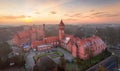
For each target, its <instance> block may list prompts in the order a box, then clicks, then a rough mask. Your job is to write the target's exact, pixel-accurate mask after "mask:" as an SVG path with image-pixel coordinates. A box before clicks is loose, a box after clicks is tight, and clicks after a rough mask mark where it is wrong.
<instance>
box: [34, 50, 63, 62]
mask: <svg viewBox="0 0 120 71" xmlns="http://www.w3.org/2000/svg"><path fill="white" fill-rule="evenodd" d="M62 55H63V53H62V52H60V51H57V50H56V51H54V52H45V53H42V54H39V55H35V56H34V59H35V60H37V58H38V57H44V56H48V57H51V58H57V57H60V56H62Z"/></svg>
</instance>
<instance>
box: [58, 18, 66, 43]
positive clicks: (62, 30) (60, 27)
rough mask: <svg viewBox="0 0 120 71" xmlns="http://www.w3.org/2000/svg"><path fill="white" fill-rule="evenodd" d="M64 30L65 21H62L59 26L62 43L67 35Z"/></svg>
mask: <svg viewBox="0 0 120 71" xmlns="http://www.w3.org/2000/svg"><path fill="white" fill-rule="evenodd" d="M64 28H65V25H64V23H63V21H62V20H61V21H60V24H59V40H60V41H61V40H62V39H63V38H64V36H65V34H64Z"/></svg>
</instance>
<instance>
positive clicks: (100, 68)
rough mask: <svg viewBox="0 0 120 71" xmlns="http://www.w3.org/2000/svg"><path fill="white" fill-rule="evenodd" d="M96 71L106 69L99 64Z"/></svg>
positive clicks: (104, 70)
mask: <svg viewBox="0 0 120 71" xmlns="http://www.w3.org/2000/svg"><path fill="white" fill-rule="evenodd" d="M96 71H107V70H106V68H105V67H104V66H103V65H102V64H101V65H100V66H99V67H98V68H97V69H96Z"/></svg>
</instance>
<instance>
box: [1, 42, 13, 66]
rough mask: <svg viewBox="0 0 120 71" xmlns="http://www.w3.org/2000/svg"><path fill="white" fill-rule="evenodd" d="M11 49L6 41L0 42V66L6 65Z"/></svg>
mask: <svg viewBox="0 0 120 71" xmlns="http://www.w3.org/2000/svg"><path fill="white" fill-rule="evenodd" d="M11 51H12V49H11V48H10V45H9V44H8V43H7V42H3V43H0V68H4V67H6V66H7V65H8V54H9V53H10V52H11Z"/></svg>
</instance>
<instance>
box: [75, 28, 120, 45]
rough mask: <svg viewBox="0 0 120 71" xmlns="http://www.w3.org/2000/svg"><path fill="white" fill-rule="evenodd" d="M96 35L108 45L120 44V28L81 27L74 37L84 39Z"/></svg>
mask: <svg viewBox="0 0 120 71" xmlns="http://www.w3.org/2000/svg"><path fill="white" fill-rule="evenodd" d="M93 35H97V36H99V37H101V38H102V39H103V41H105V42H106V44H108V45H118V44H119V43H120V27H104V28H101V27H99V28H98V27H97V28H95V27H94V28H93V27H92V28H85V27H81V28H78V30H77V31H76V33H75V36H78V37H80V38H86V37H90V36H93Z"/></svg>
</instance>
